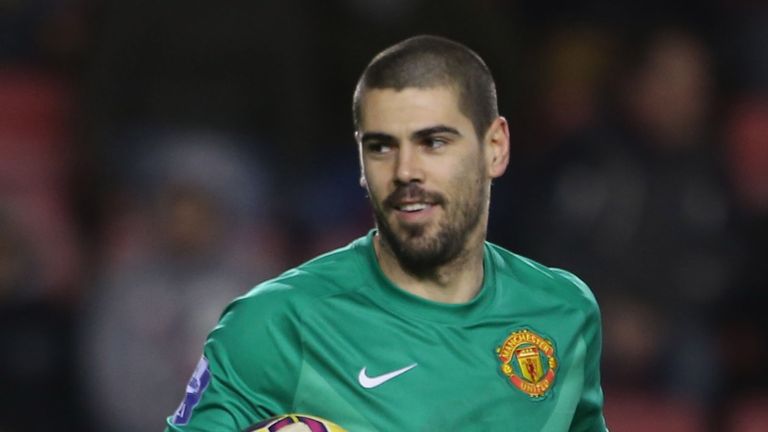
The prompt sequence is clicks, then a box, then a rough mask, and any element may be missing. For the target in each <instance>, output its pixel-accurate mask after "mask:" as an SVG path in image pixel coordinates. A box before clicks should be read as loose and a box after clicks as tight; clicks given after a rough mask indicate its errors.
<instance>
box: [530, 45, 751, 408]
mask: <svg viewBox="0 0 768 432" xmlns="http://www.w3.org/2000/svg"><path fill="white" fill-rule="evenodd" d="M624 49H625V50H627V52H628V53H630V54H631V56H632V57H635V56H636V60H634V61H632V62H628V63H626V64H625V65H624V67H625V68H626V72H625V73H624V74H623V75H621V76H622V77H623V82H620V83H619V84H622V87H621V88H622V89H623V90H622V91H621V92H619V93H617V95H618V96H619V98H618V100H617V102H618V104H617V106H616V107H612V108H613V109H612V110H604V111H601V112H600V113H601V117H600V118H601V121H600V122H599V123H597V124H596V125H595V126H593V127H591V128H586V129H582V130H581V132H580V133H571V134H569V135H563V136H562V140H561V141H560V142H559V143H558V144H556V145H555V147H554V150H553V151H550V152H549V153H548V157H547V158H546V159H545V160H544V161H543V162H542V165H541V166H539V169H538V170H536V171H534V172H533V173H532V175H531V177H529V178H527V179H526V178H523V179H520V180H518V182H517V183H518V184H525V185H531V188H533V191H534V192H531V191H529V192H527V195H528V197H529V198H530V200H529V201H528V202H526V207H525V208H526V209H528V210H529V213H528V214H527V216H526V217H523V220H522V222H521V226H522V227H523V230H524V232H523V233H522V234H519V235H520V237H521V238H522V239H523V240H522V244H523V245H524V246H523V248H527V249H528V251H530V252H529V253H531V254H532V255H533V256H534V257H537V258H538V259H540V260H542V261H543V262H544V263H547V264H550V265H555V266H562V267H565V268H569V269H573V270H574V271H575V272H576V274H578V275H579V276H581V277H583V278H584V279H585V280H586V282H587V283H588V284H590V286H591V287H592V288H593V289H594V290H595V292H596V294H597V296H598V299H599V300H600V303H601V306H602V310H603V314H604V320H605V322H606V323H608V324H607V325H606V326H605V335H604V338H605V342H604V374H605V380H606V383H607V384H608V387H609V388H610V386H611V385H618V386H624V387H631V388H635V389H648V390H657V391H658V390H662V391H666V392H670V393H673V394H680V395H683V396H684V397H687V398H688V399H690V400H692V401H696V402H698V403H706V402H708V401H709V400H710V398H711V397H712V395H713V390H714V389H713V386H714V379H715V377H716V375H715V374H716V370H717V369H716V368H717V367H718V365H717V364H716V362H715V356H714V354H715V352H716V343H715V341H714V340H713V337H712V335H713V334H714V333H713V332H714V324H715V323H714V320H713V318H712V315H711V314H712V313H713V311H714V310H715V309H716V305H717V302H718V301H720V300H721V299H722V298H723V297H724V296H726V295H727V292H728V290H730V289H731V288H732V287H733V286H734V284H735V278H736V270H737V269H736V267H737V259H738V251H739V245H738V235H737V232H736V230H735V219H734V216H735V215H734V209H733V206H732V203H731V201H730V195H729V193H730V191H729V190H728V188H727V181H726V178H725V175H724V167H723V166H722V163H721V162H722V158H720V157H719V148H718V146H717V142H716V139H715V136H716V135H715V132H717V131H716V130H713V128H712V124H711V122H710V119H711V118H712V115H713V112H712V102H713V97H714V90H715V89H714V87H713V84H714V78H713V75H712V74H713V70H712V66H711V58H710V54H709V52H708V51H707V49H706V46H705V45H704V44H703V43H702V42H701V41H700V40H699V39H697V38H696V37H694V36H693V35H691V34H688V33H685V32H682V31H677V30H670V31H666V30H664V31H655V32H653V33H651V34H649V37H648V38H647V39H645V40H644V42H643V43H642V44H641V45H640V47H637V48H632V47H624ZM609 108H610V107H609ZM577 132H578V131H577Z"/></svg>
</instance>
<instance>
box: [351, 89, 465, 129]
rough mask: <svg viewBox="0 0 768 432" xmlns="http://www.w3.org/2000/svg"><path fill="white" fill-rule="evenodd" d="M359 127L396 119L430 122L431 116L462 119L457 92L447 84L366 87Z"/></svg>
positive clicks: (367, 127)
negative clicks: (399, 87)
mask: <svg viewBox="0 0 768 432" xmlns="http://www.w3.org/2000/svg"><path fill="white" fill-rule="evenodd" d="M361 102H362V103H361V124H360V126H361V128H362V129H369V128H376V127H382V126H394V125H392V124H391V123H392V122H398V123H414V124H418V123H425V124H424V126H428V125H427V124H426V123H430V122H431V121H433V120H438V119H439V120H441V121H443V122H444V121H448V120H451V119H453V120H454V121H456V122H460V123H464V122H465V121H466V122H468V121H469V119H468V118H467V117H466V116H465V115H464V114H463V113H462V112H461V111H460V109H459V100H458V97H457V92H456V91H455V89H454V88H453V87H450V86H436V87H424V88H420V87H406V88H403V89H400V90H398V89H393V88H374V89H369V90H367V91H366V93H365V94H364V95H363V97H362V98H361Z"/></svg>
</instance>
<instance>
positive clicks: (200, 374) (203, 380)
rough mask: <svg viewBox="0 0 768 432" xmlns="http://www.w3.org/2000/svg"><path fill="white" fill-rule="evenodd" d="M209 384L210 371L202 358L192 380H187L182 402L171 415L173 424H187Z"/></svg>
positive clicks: (206, 362) (206, 361)
mask: <svg viewBox="0 0 768 432" xmlns="http://www.w3.org/2000/svg"><path fill="white" fill-rule="evenodd" d="M210 382H211V371H210V370H209V369H208V359H206V358H205V356H203V357H201V358H200V361H199V362H197V367H195V372H194V373H192V378H190V379H189V383H188V384H187V390H186V394H185V395H184V400H183V401H181V405H179V408H178V409H177V410H176V412H175V413H174V414H173V424H176V425H185V424H187V423H189V419H190V417H192V410H193V409H194V408H195V406H197V404H198V403H200V398H201V397H202V396H203V392H204V391H205V389H206V388H207V387H208V383H210Z"/></svg>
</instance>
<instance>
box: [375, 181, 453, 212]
mask: <svg viewBox="0 0 768 432" xmlns="http://www.w3.org/2000/svg"><path fill="white" fill-rule="evenodd" d="M406 200H407V201H420V202H425V203H429V204H437V205H440V204H443V203H445V198H444V197H443V195H441V194H439V193H437V192H429V191H427V190H425V189H423V188H422V187H420V186H419V185H417V184H416V183H406V184H403V185H400V186H398V187H397V189H395V191H394V192H392V193H391V194H390V195H389V196H388V197H387V198H386V199H385V200H384V205H385V206H387V207H396V206H397V205H399V204H400V203H401V202H403V201H406Z"/></svg>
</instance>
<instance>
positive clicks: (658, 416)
mask: <svg viewBox="0 0 768 432" xmlns="http://www.w3.org/2000/svg"><path fill="white" fill-rule="evenodd" d="M605 418H606V422H607V423H608V428H609V429H610V430H611V431H619V432H648V431H653V432H699V431H702V430H705V423H704V416H703V412H702V411H701V410H700V409H698V408H697V407H696V406H695V405H694V404H692V403H691V402H689V401H685V400H681V399H674V398H671V397H669V396H666V395H663V394H654V393H640V392H612V391H606V400H605ZM762 430H763V431H768V429H762Z"/></svg>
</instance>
